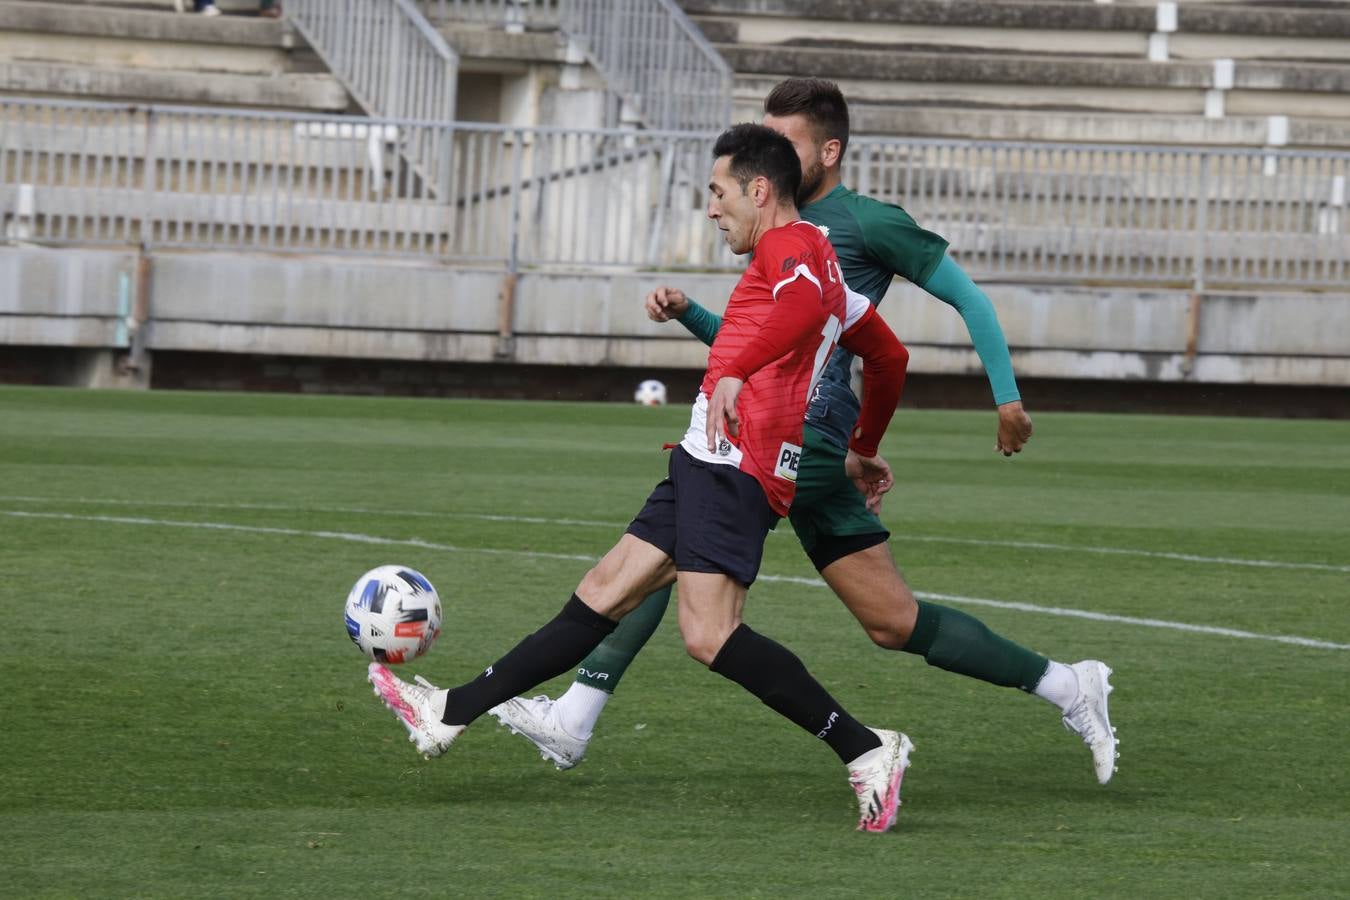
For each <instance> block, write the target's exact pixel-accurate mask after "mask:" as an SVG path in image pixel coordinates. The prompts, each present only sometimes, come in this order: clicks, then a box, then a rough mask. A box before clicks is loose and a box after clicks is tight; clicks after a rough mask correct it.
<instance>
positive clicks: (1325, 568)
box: [891, 534, 1350, 572]
mask: <svg viewBox="0 0 1350 900" xmlns="http://www.w3.org/2000/svg"><path fill="white" fill-rule="evenodd" d="M891 539H892V540H899V541H924V542H927V543H934V544H973V545H975V546H980V547H1015V548H1021V549H1025V550H1068V551H1071V552H1074V553H1103V554H1109V555H1113V556H1147V557H1152V558H1154V559H1174V560H1178V561H1180V562H1194V563H1214V564H1216V565H1224V566H1256V567H1258V568H1263V569H1313V570H1315V571H1320V572H1350V566H1337V565H1329V564H1327V563H1296V562H1283V561H1281V560H1277V559H1238V558H1236V557H1230V556H1197V555H1195V554H1193V553H1169V552H1167V551H1164V550H1131V549H1129V548H1126V547H1092V546H1084V545H1081V544H1045V543H1041V542H1039V541H986V540H981V539H979V538H954V537H931V536H927V535H913V534H895V535H892V536H891Z"/></svg>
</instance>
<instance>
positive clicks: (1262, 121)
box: [681, 0, 1350, 148]
mask: <svg viewBox="0 0 1350 900" xmlns="http://www.w3.org/2000/svg"><path fill="white" fill-rule="evenodd" d="M681 5H682V6H683V8H684V9H685V10H686V12H688V13H689V14H690V16H691V18H692V19H693V20H694V22H695V24H697V25H698V26H699V27H700V28H702V29H703V31H704V33H705V36H706V37H708V39H709V40H710V41H712V42H713V44H714V46H716V47H717V49H718V50H719V51H720V52H721V53H722V55H723V56H724V57H725V58H726V59H727V61H728V62H729V63H730V65H731V66H732V68H733V69H734V70H735V71H736V73H737V74H736V80H735V85H734V94H733V103H734V117H735V118H736V119H737V120H744V119H753V118H757V117H758V116H759V115H760V111H761V105H760V104H761V103H762V101H763V98H764V96H765V95H766V94H767V93H768V91H769V90H770V89H771V88H772V87H773V86H774V85H775V84H776V83H777V82H778V81H779V80H781V79H782V78H785V77H789V76H795V75H802V74H810V75H815V76H819V77H823V78H828V79H830V80H833V81H835V82H837V83H838V84H839V86H840V87H841V89H842V90H843V91H844V94H845V96H846V97H848V99H849V102H850V105H851V107H852V110H853V117H854V120H853V128H854V131H855V132H856V133H875V134H906V135H916V136H934V137H938V136H941V137H968V138H975V139H990V140H1030V141H1070V142H1090V143H1139V144H1197V145H1218V146H1265V145H1267V144H1272V143H1273V144H1275V145H1281V140H1280V137H1281V136H1282V135H1281V132H1285V131H1287V134H1288V146H1292V147H1305V148H1344V147H1350V3H1320V4H1319V3H1316V2H1312V0H1309V2H1277V0H1250V2H1241V0H1227V2H1214V3H1191V2H1183V3H1181V4H1180V8H1179V9H1178V18H1177V30H1176V31H1174V32H1172V33H1170V34H1168V35H1167V46H1168V51H1169V53H1168V55H1167V58H1166V59H1160V60H1158V61H1152V60H1150V59H1149V43H1150V38H1151V36H1154V32H1155V31H1156V29H1157V27H1158V18H1157V17H1158V9H1157V4H1156V2H1153V0H1148V2H1142V0H1141V2H1129V0H1117V2H1115V3H1096V2H1092V0H1000V2H983V3H966V2H961V3H953V2H948V0H910V2H905V3H869V2H856V0H754V2H753V3H748V4H747V3H744V2H741V0H682V2H681ZM1216 60H1224V61H1225V62H1223V63H1222V64H1220V63H1216ZM1226 61H1231V63H1229V62H1226ZM1229 65H1231V68H1227V67H1228V66H1229ZM1226 73H1231V83H1225V79H1226V78H1227V74H1226ZM1216 101H1217V106H1216ZM1272 117H1277V118H1278V119H1279V121H1278V122H1272ZM1272 139H1273V140H1272Z"/></svg>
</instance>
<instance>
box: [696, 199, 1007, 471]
mask: <svg viewBox="0 0 1350 900" xmlns="http://www.w3.org/2000/svg"><path fill="white" fill-rule="evenodd" d="M800 212H801V215H802V218H803V219H806V220H807V221H808V222H812V223H814V224H816V225H820V226H823V227H825V228H827V229H829V235H828V237H829V239H830V243H831V244H832V245H833V246H834V252H835V255H836V256H838V257H839V267H840V268H841V269H842V270H843V273H844V281H845V282H846V283H847V284H848V286H849V288H850V289H851V290H853V291H856V292H857V293H859V294H863V295H864V296H866V297H867V299H868V300H870V301H872V304H873V305H876V304H877V303H880V302H881V298H882V297H883V296H885V294H886V289H887V288H889V287H890V286H891V281H892V280H893V279H894V278H895V276H896V275H899V276H901V277H902V278H905V279H908V280H909V281H912V282H914V283H915V284H917V285H918V286H919V287H921V288H923V289H924V290H925V291H927V292H928V293H930V294H932V295H933V296H934V297H936V298H937V299H939V300H941V301H942V302H944V303H947V304H949V305H950V306H951V307H952V308H953V309H955V310H956V311H957V312H958V313H960V315H961V318H962V319H963V320H964V321H965V323H966V330H967V331H969V332H970V339H971V343H972V344H974V346H975V352H976V353H977V354H978V355H979V357H980V362H981V363H983V365H984V370H985V373H986V374H987V375H988V376H989V386H990V387H991V388H992V389H993V394H994V402H995V403H1007V402H1009V401H1011V400H1017V399H1020V397H1021V395H1020V394H1019V393H1018V392H1017V379H1016V378H1015V377H1014V376H1013V369H1012V358H1011V356H1010V355H1009V353H1008V343H1007V341H1006V340H1004V337H1003V329H1002V328H1001V327H999V324H998V316H997V314H996V313H995V312H994V305H993V304H992V303H990V302H989V298H988V297H986V296H985V295H984V292H983V291H981V290H980V289H979V287H977V286H976V285H975V282H973V281H971V280H970V278H969V276H967V275H966V273H965V272H963V271H961V267H960V266H958V265H957V264H956V263H955V262H953V261H952V259H951V258H950V257H949V256H947V240H946V239H945V238H943V237H942V236H941V235H938V234H934V233H933V232H931V231H925V230H924V229H922V228H920V227H919V226H918V225H917V224H915V222H914V219H912V218H911V217H910V215H909V213H907V212H905V211H904V210H903V209H901V208H900V207H898V206H895V205H894V204H890V203H882V202H881V201H880V200H873V199H872V198H871V197H864V196H862V195H861V194H858V193H855V192H854V191H851V190H849V189H848V188H846V187H844V186H843V185H838V186H836V187H835V188H834V190H832V191H830V192H829V193H828V194H826V195H825V196H824V197H821V198H820V199H819V200H817V201H816V202H815V203H811V204H809V205H807V206H804V207H802V208H801V210H800ZM680 321H681V322H683V323H684V326H685V327H686V328H688V329H689V330H690V331H691V332H692V333H693V334H694V335H695V336H697V337H698V338H699V340H701V341H703V342H704V343H705V344H711V343H712V341H713V338H714V337H715V336H716V335H717V329H718V327H719V325H720V324H721V321H720V319H718V317H717V316H716V315H714V314H713V313H710V312H708V311H707V310H706V309H704V308H703V307H701V306H699V305H698V304H697V303H694V302H693V301H692V300H691V301H690V304H689V309H688V310H686V311H685V313H684V315H682V316H680ZM852 362H853V355H852V354H850V353H848V352H847V351H845V350H836V351H835V352H834V355H833V356H832V357H830V361H829V363H828V364H827V365H826V367H825V369H824V371H823V372H822V373H821V377H820V381H818V382H817V383H816V389H815V391H814V392H813V393H812V395H811V401H810V405H809V406H808V407H807V413H806V424H807V425H809V426H811V427H812V428H814V429H815V430H816V431H818V432H819V433H820V434H821V435H822V436H823V437H824V438H825V439H826V440H828V441H829V442H830V443H831V444H834V445H835V446H836V447H838V448H839V449H841V450H843V449H846V448H847V447H848V436H849V432H850V431H852V430H853V425H854V423H855V422H857V420H858V410H859V404H858V398H857V397H855V396H853V391H852V390H850V388H849V367H850V366H851V365H852ZM798 490H799V492H800V486H799V487H798Z"/></svg>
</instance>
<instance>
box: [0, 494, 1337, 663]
mask: <svg viewBox="0 0 1350 900" xmlns="http://www.w3.org/2000/svg"><path fill="white" fill-rule="evenodd" d="M0 515H3V516H10V517H12V518H18V519H58V520H62V521H72V522H107V523H110V524H115V525H151V526H157V527H163V528H196V529H204V530H208V531H236V532H244V533H248V534H279V535H285V536H288V537H311V538H324V539H328V540H339V541H351V542H353V543H359V544H378V545H383V546H396V547H417V548H419V549H423V550H444V551H449V552H452V553H485V554H491V555H497V556H524V557H530V558H534V559H561V560H568V561H574V562H588V563H589V562H595V561H596V557H594V556H587V555H583V554H577V553H548V552H545V551H541V550H504V549H500V548H491V547H458V546H455V545H454V544H438V543H434V542H432V541H424V540H420V539H418V538H385V537H379V536H377V535H371V534H358V533H354V532H349V531H304V530H302V529H299V528H273V527H268V526H263V525H234V524H231V523H228V522H181V521H175V520H171V519H147V518H142V517H140V516H81V515H74V514H72V513H39V512H27V511H22V510H0ZM759 580H760V581H768V582H776V583H781V584H803V585H808V586H810V587H822V588H823V587H826V585H825V582H823V581H821V580H820V579H819V578H802V577H799V576H793V575H761V576H759ZM914 593H915V596H917V597H921V598H923V599H925V600H945V601H947V602H949V603H964V604H969V605H972V606H989V607H993V608H995V609H1010V610H1016V611H1018V612H1030V613H1041V614H1043V615H1051V616H1071V617H1073V618H1078V619H1091V620H1092V621H1095V622H1119V623H1121V624H1123V625H1138V626H1142V627H1146V628H1166V629H1170V630H1172V631H1189V632H1193V633H1197V634H1216V635H1222V636H1224V637H1235V638H1246V639H1250V640H1259V641H1274V642H1276V643H1280V644H1294V645H1295V646H1299V647H1315V648H1318V649H1323V650H1350V644H1337V643H1334V642H1332V641H1321V640H1317V639H1315V638H1305V637H1294V636H1291V635H1280V634H1259V633H1257V632H1254V631H1240V630H1238V629H1236V628H1220V627H1217V626H1213V625H1191V624H1189V623H1186V622H1169V621H1166V620H1164V619H1142V618H1136V617H1134V616H1117V615H1112V614H1110V613H1098V612H1091V611H1088V610H1083V609H1068V608H1065V607H1061V606H1038V605H1036V604H1034V603H1016V602H1010V601H1006V600H986V599H984V598H981V597H962V596H958V595H955V594H933V593H928V592H925V591H915V592H914Z"/></svg>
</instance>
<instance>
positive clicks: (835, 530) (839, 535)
mask: <svg viewBox="0 0 1350 900" xmlns="http://www.w3.org/2000/svg"><path fill="white" fill-rule="evenodd" d="M845 456H846V454H845V452H844V451H843V450H840V449H839V448H838V447H836V446H835V445H834V444H832V443H830V442H829V441H827V440H826V439H825V438H824V437H822V436H821V434H820V432H818V431H816V430H814V429H813V428H811V426H809V425H808V426H806V428H805V429H804V430H803V433H802V459H801V462H800V463H799V464H798V466H797V493H796V496H795V497H794V498H793V501H792V506H791V508H790V509H789V510H788V520H789V521H791V522H792V530H793V531H795V532H797V540H799V541H801V543H802V549H803V550H805V551H806V555H807V556H809V557H810V558H811V562H812V563H814V564H815V567H816V569H817V570H820V569H823V568H825V567H826V566H828V565H829V564H830V563H832V562H834V561H835V560H837V559H840V558H842V557H845V556H848V555H849V554H850V553H856V552H858V551H859V550H865V549H866V548H868V547H871V546H873V545H875V544H880V543H882V542H884V541H885V540H886V539H887V538H889V537H890V536H891V534H890V532H889V531H887V530H886V526H885V525H882V524H881V519H879V518H877V516H876V515H875V514H874V513H872V512H869V511H868V509H867V503H866V501H865V500H864V499H863V495H862V493H861V492H860V491H859V490H858V489H857V488H856V487H854V486H853V482H852V481H851V480H850V479H849V477H848V476H847V475H846V474H844V458H845Z"/></svg>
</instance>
